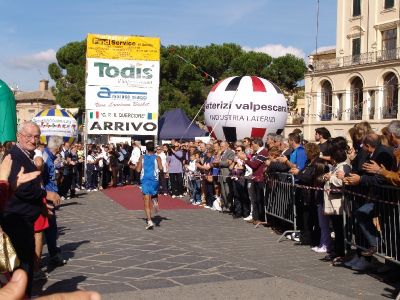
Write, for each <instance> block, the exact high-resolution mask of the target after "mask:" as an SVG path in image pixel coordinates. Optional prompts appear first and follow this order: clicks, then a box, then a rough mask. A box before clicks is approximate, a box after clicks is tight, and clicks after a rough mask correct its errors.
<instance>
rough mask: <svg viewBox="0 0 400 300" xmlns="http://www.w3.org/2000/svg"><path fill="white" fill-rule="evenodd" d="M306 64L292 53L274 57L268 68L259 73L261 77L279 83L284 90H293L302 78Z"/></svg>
mask: <svg viewBox="0 0 400 300" xmlns="http://www.w3.org/2000/svg"><path fill="white" fill-rule="evenodd" d="M305 71H306V65H305V63H304V60H303V59H301V58H298V57H296V56H294V55H292V54H286V55H285V56H281V57H277V58H274V59H273V60H272V62H271V64H270V65H269V68H268V69H266V70H265V71H264V72H262V73H261V76H262V77H265V78H268V79H269V80H271V81H273V82H274V83H276V84H277V85H279V86H280V87H281V88H282V89H283V90H285V91H286V92H289V93H291V92H293V90H294V89H295V88H296V87H297V83H298V82H299V81H300V80H302V79H304V73H305Z"/></svg>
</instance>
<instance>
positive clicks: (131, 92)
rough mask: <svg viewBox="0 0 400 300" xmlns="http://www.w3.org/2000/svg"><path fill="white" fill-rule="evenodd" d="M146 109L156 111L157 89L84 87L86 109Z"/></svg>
mask: <svg viewBox="0 0 400 300" xmlns="http://www.w3.org/2000/svg"><path fill="white" fill-rule="evenodd" d="M101 108H121V109H124V110H125V109H136V108H148V109H149V110H155V111H157V110H158V89H153V88H148V89H141V88H134V87H110V86H101V85H89V86H87V87H86V109H101Z"/></svg>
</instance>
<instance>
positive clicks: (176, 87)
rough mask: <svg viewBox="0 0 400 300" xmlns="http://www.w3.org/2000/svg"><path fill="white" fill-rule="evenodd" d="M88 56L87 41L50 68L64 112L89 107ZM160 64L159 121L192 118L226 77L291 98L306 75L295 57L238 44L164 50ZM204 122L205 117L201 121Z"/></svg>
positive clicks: (61, 54)
mask: <svg viewBox="0 0 400 300" xmlns="http://www.w3.org/2000/svg"><path fill="white" fill-rule="evenodd" d="M85 56H86V41H81V42H72V43H69V44H67V45H65V46H64V47H62V48H60V49H59V50H58V52H57V64H55V63H53V64H50V65H49V74H50V76H51V78H52V79H53V80H54V81H55V82H56V85H55V87H53V91H54V94H55V96H56V101H57V103H59V104H60V105H61V106H63V107H77V106H79V107H81V108H83V107H84V95H85V61H86V60H85ZM160 63H161V66H160V76H161V78H160V92H159V101H160V115H162V114H163V113H164V112H165V111H166V110H169V109H173V108H178V107H179V108H182V109H183V110H184V111H185V112H186V113H187V114H188V116H189V117H190V118H193V117H194V116H195V115H196V114H197V112H198V110H199V109H200V108H201V106H202V105H203V103H204V101H205V99H206V97H207V94H208V93H209V91H210V89H211V87H212V85H213V84H215V83H216V82H217V81H219V80H222V79H224V78H226V77H230V76H244V75H254V76H260V77H263V78H266V79H268V80H271V81H273V82H274V83H276V84H277V85H278V86H280V87H281V88H282V89H283V90H284V91H285V92H286V93H289V94H291V93H293V91H294V90H295V89H296V87H297V83H298V81H300V80H302V79H303V78H304V73H305V70H306V67H305V64H304V61H303V60H302V59H299V58H297V57H295V56H293V55H289V54H288V55H285V56H282V57H278V58H272V57H271V56H270V55H268V54H265V53H258V52H253V51H250V52H246V51H244V50H243V49H242V48H241V47H240V46H239V45H237V44H233V43H225V44H222V45H216V44H211V45H208V46H205V47H199V46H173V45H171V46H167V47H165V46H162V47H161V62H160ZM213 78H214V79H215V81H213ZM202 118H203V114H201V113H200V114H199V116H198V120H201V119H202Z"/></svg>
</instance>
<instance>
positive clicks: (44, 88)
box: [15, 80, 55, 124]
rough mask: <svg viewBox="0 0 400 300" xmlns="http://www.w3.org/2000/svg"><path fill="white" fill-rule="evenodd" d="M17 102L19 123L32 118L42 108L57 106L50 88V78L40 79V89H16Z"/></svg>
mask: <svg viewBox="0 0 400 300" xmlns="http://www.w3.org/2000/svg"><path fill="white" fill-rule="evenodd" d="M15 102H16V106H17V107H16V110H17V123H18V124H19V123H21V122H24V121H30V120H32V118H33V117H35V116H36V114H37V113H39V112H41V111H42V110H45V109H48V108H53V107H55V97H54V95H53V93H52V92H51V91H50V90H49V81H48V80H41V81H40V83H39V90H38V91H34V92H19V91H15Z"/></svg>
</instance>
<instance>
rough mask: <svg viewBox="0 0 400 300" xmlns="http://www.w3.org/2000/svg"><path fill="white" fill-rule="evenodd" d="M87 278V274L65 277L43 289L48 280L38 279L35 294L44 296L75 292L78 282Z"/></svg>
mask: <svg viewBox="0 0 400 300" xmlns="http://www.w3.org/2000/svg"><path fill="white" fill-rule="evenodd" d="M86 279H87V277H86V276H83V275H79V276H75V277H72V278H69V279H64V280H60V281H57V282H56V283H54V284H52V285H50V286H49V287H48V288H47V289H45V290H43V291H42V288H43V286H44V284H45V283H46V282H47V280H41V281H36V282H35V284H34V290H33V293H32V294H33V295H34V296H44V295H49V294H52V293H64V292H73V291H76V290H78V284H79V283H81V282H83V281H85V280H86Z"/></svg>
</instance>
